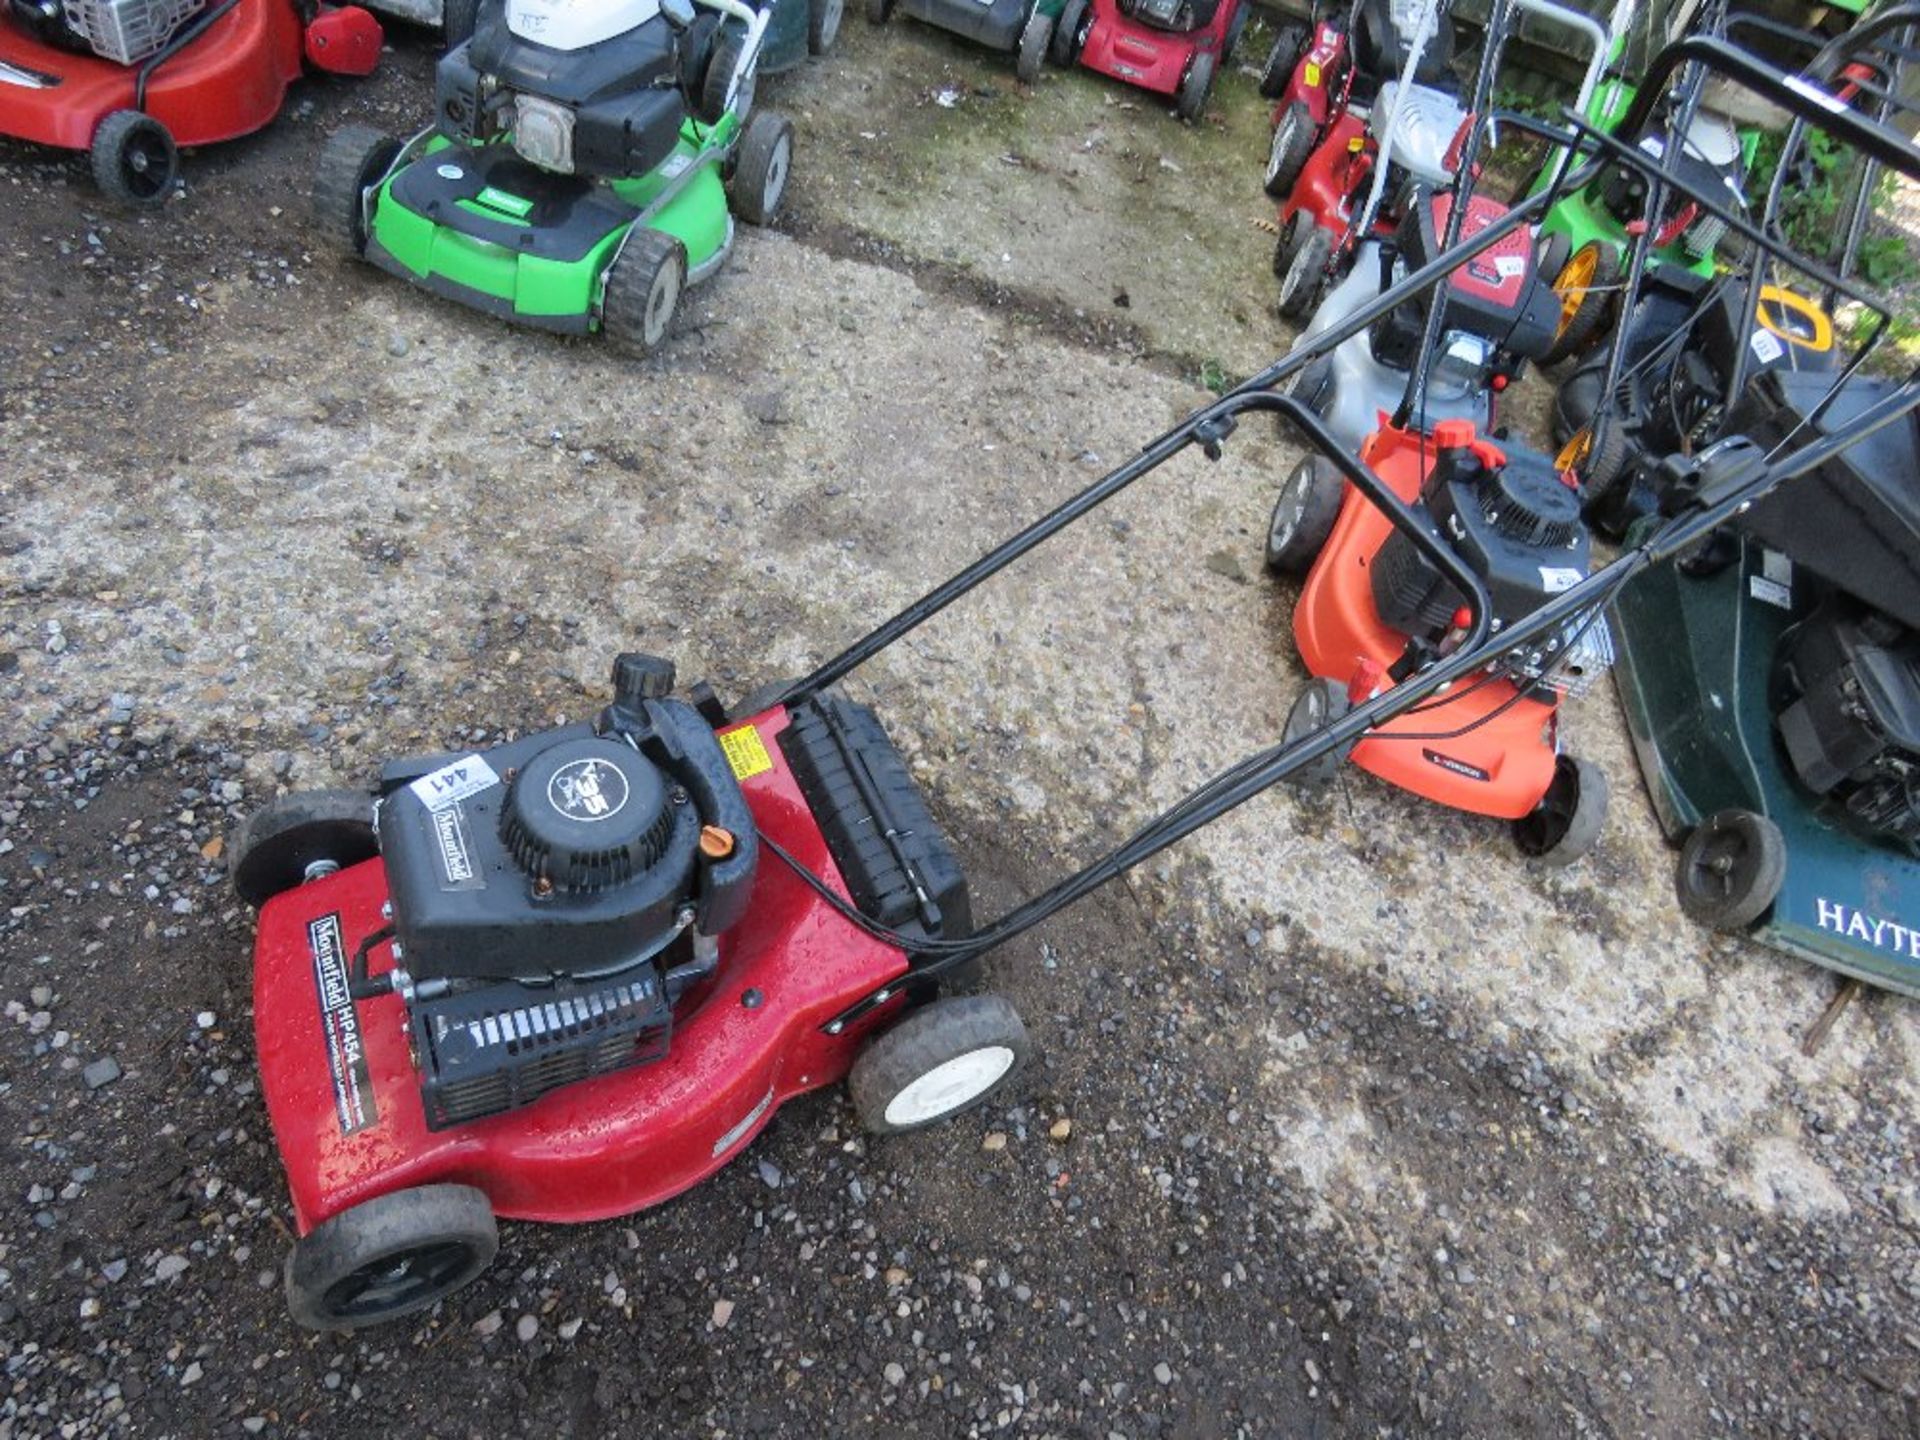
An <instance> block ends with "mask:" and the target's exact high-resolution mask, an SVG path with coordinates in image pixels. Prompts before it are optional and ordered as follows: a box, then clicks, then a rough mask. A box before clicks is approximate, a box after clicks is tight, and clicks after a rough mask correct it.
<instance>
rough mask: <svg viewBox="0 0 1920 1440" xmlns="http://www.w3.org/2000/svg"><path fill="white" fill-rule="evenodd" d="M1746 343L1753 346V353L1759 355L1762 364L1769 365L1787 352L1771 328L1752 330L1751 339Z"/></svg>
mask: <svg viewBox="0 0 1920 1440" xmlns="http://www.w3.org/2000/svg"><path fill="white" fill-rule="evenodd" d="M1747 344H1748V345H1750V346H1751V347H1752V348H1753V353H1754V354H1755V355H1757V356H1759V357H1760V363H1761V364H1762V365H1771V364H1772V363H1773V362H1774V361H1776V360H1778V359H1779V358H1780V357H1781V356H1782V355H1784V354H1786V353H1787V347H1786V346H1784V345H1782V344H1781V343H1780V337H1779V336H1777V335H1775V334H1774V333H1773V332H1772V331H1771V330H1756V331H1754V332H1753V339H1751V340H1749V341H1748V342H1747Z"/></svg>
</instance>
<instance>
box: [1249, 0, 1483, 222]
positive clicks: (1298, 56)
mask: <svg viewBox="0 0 1920 1440" xmlns="http://www.w3.org/2000/svg"><path fill="white" fill-rule="evenodd" d="M1421 19H1422V15H1421V7H1420V6H1419V5H1417V4H1413V3H1409V0H1357V3H1355V4H1354V6H1353V8H1352V10H1351V11H1350V12H1349V13H1347V14H1345V15H1343V16H1340V17H1338V18H1336V17H1335V16H1334V15H1333V14H1331V13H1328V12H1321V11H1316V13H1315V14H1314V17H1313V25H1312V29H1311V30H1310V31H1309V30H1307V29H1304V28H1302V27H1300V26H1298V25H1287V26H1283V27H1282V28H1281V31H1280V34H1279V35H1278V36H1277V37H1276V38H1275V40H1274V42H1273V48H1272V49H1271V50H1270V51H1268V52H1267V63H1266V66H1265V67H1264V68H1263V69H1262V70H1261V72H1260V93H1261V94H1262V95H1263V96H1265V97H1266V98H1267V99H1269V100H1272V101H1273V102H1274V106H1273V114H1272V116H1271V117H1270V119H1271V124H1272V126H1273V139H1272V143H1271V144H1270V146H1269V147H1268V151H1267V169H1266V174H1265V176H1264V177H1263V181H1262V183H1263V184H1264V186H1265V188H1266V192H1267V194H1268V195H1270V196H1272V197H1273V198H1274V199H1275V200H1285V199H1286V198H1287V196H1288V195H1289V194H1291V193H1292V191H1293V188H1294V185H1295V183H1296V182H1297V181H1298V180H1299V179H1300V173H1301V171H1302V170H1303V169H1305V168H1306V164H1307V160H1308V158H1309V157H1310V156H1311V155H1313V153H1314V151H1315V150H1317V149H1319V148H1320V146H1321V145H1323V144H1326V143H1327V142H1328V141H1329V139H1331V141H1332V144H1333V145H1334V147H1336V150H1337V151H1341V152H1344V151H1346V150H1347V149H1348V147H1349V146H1350V144H1351V142H1352V141H1353V139H1354V138H1355V137H1357V136H1360V135H1363V134H1364V133H1365V132H1366V120H1367V115H1368V112H1369V110H1370V108H1371V107H1372V105H1373V102H1374V99H1375V97H1376V96H1377V94H1378V92H1379V89H1380V85H1381V83H1382V82H1383V81H1385V80H1387V79H1388V78H1389V77H1390V76H1393V75H1396V74H1398V73H1399V72H1400V70H1401V68H1402V67H1403V66H1404V65H1405V64H1406V62H1407V55H1408V52H1409V50H1410V49H1411V48H1412V47H1413V45H1414V43H1415V41H1416V40H1417V39H1418V38H1419V29H1420V24H1421ZM1433 25H1434V30H1433V33H1432V34H1431V35H1430V36H1429V37H1427V39H1426V40H1425V41H1424V42H1422V44H1421V53H1420V58H1419V61H1418V62H1417V64H1416V66H1415V68H1414V71H1413V74H1414V76H1415V78H1416V79H1418V80H1419V81H1420V82H1421V83H1422V84H1427V85H1436V84H1440V83H1442V82H1443V81H1444V80H1445V79H1446V77H1447V76H1448V74H1449V72H1450V69H1451V67H1452V64H1453V23H1452V21H1451V20H1450V19H1448V18H1447V17H1446V16H1444V15H1441V16H1438V17H1436V19H1435V20H1434V22H1433ZM1281 221H1282V223H1283V224H1284V223H1285V221H1286V212H1285V211H1283V212H1282V215H1281Z"/></svg>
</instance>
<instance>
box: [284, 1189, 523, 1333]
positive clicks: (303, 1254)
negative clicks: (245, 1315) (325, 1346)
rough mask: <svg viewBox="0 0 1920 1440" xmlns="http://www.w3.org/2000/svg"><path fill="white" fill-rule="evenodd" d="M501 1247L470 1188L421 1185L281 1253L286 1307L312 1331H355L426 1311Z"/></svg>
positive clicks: (355, 1211)
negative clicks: (285, 1288)
mask: <svg viewBox="0 0 1920 1440" xmlns="http://www.w3.org/2000/svg"><path fill="white" fill-rule="evenodd" d="M499 1248H500V1234H499V1230H498V1228H497V1227H496V1226H495V1224H494V1219H493V1207H492V1206H491V1205H490V1204H488V1203H487V1197H486V1196H485V1195H484V1194H482V1193H481V1192H480V1191H478V1190H476V1189H474V1188H473V1187H472V1186H470V1185H420V1186H416V1187H414V1188H413V1189H411V1190H396V1191H394V1192H393V1193H392V1194H390V1195H382V1196H380V1197H379V1199H377V1200H369V1201H367V1202H366V1203H365V1204H363V1205H355V1206H354V1207H353V1208H352V1209H350V1210H343V1211H341V1212H340V1214H338V1215H336V1216H334V1217H333V1218H332V1219H331V1220H328V1221H326V1222H324V1223H323V1224H320V1225H317V1226H315V1227H314V1229H313V1230H312V1231H311V1233H309V1234H307V1235H305V1236H303V1237H302V1238H300V1239H299V1240H296V1241H295V1242H294V1245H293V1249H292V1251H291V1252H290V1253H289V1254H288V1255H287V1268H286V1287H287V1308H288V1309H289V1310H290V1311H292V1312H293V1318H294V1319H295V1320H297V1321H299V1322H300V1323H301V1324H302V1325H305V1326H307V1327H308V1328H309V1329H313V1330H357V1329H359V1328H361V1327H362V1326H365V1325H378V1324H380V1323H381V1322H383V1321H386V1320H394V1319H398V1318H399V1317H400V1316H402V1315H407V1314H411V1313H412V1312H414V1311H416V1310H424V1309H426V1308H427V1307H428V1306H429V1305H432V1304H433V1303H435V1302H436V1301H438V1300H442V1299H444V1298H446V1297H447V1296H448V1295H451V1294H452V1293H453V1292H454V1291H456V1290H458V1289H459V1288H460V1287H461V1286H463V1285H465V1284H467V1283H469V1282H470V1281H472V1280H473V1279H474V1278H475V1277H476V1276H478V1275H479V1274H480V1272H481V1271H482V1270H485V1269H486V1268H487V1266H488V1265H489V1264H490V1263H491V1262H492V1260H493V1257H494V1253H495V1252H496V1251H497V1250H498V1249H499Z"/></svg>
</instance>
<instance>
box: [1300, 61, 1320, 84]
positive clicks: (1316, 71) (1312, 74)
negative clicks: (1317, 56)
mask: <svg viewBox="0 0 1920 1440" xmlns="http://www.w3.org/2000/svg"><path fill="white" fill-rule="evenodd" d="M1301 78H1302V79H1304V80H1305V81H1306V82H1307V84H1308V85H1309V86H1313V85H1318V84H1319V83H1320V67H1319V66H1318V65H1316V64H1314V63H1313V62H1312V61H1311V60H1309V61H1308V62H1307V73H1306V74H1305V75H1304V76H1302V77H1301Z"/></svg>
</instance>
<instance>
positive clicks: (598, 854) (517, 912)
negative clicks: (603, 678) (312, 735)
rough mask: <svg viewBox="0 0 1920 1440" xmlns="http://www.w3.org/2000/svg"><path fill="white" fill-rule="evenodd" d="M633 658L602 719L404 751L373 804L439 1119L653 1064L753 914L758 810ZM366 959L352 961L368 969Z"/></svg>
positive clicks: (483, 1111)
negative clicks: (497, 740) (458, 750)
mask: <svg viewBox="0 0 1920 1440" xmlns="http://www.w3.org/2000/svg"><path fill="white" fill-rule="evenodd" d="M672 683H673V682H672V667H671V666H670V665H667V664H666V662H664V661H656V660H652V659H650V658H649V657H645V656H637V655H628V656H622V657H621V658H620V662H619V665H618V667H617V669H616V699H615V700H614V703H613V704H612V705H610V706H609V707H608V708H607V709H606V710H605V711H604V712H603V713H602V715H601V716H600V718H599V720H598V721H596V722H595V723H593V724H590V725H589V724H579V725H570V726H566V727H563V728H560V729H556V730H548V731H545V732H542V733H540V734H536V735H530V736H528V737H526V738H525V739H522V740H517V741H514V742H512V743H510V744H506V745H502V746H499V747H497V748H495V749H492V750H488V751H485V752H482V753H480V754H467V755H462V756H458V757H453V758H448V757H444V756H443V757H438V758H434V759H427V760H421V761H413V762H399V763H397V764H394V765H390V766H388V767H387V769H386V770H385V772H384V773H383V775H382V777H381V787H380V793H381V800H380V803H379V806H378V809H377V811H376V823H377V826H378V830H379V838H380V852H381V855H382V857H383V860H384V863H385V867H386V873H387V882H388V886H389V889H390V892H391V900H390V904H391V908H392V912H393V914H392V927H393V934H392V939H393V953H394V955H395V963H396V967H397V968H396V969H395V970H394V971H390V972H387V974H385V975H381V976H376V977H374V979H373V980H372V981H371V982H369V981H366V980H365V979H357V980H356V982H355V983H356V990H357V991H358V992H360V993H377V992H379V991H382V990H392V991H396V992H398V993H399V994H400V995H402V996H403V997H404V998H405V999H406V1001H407V1007H408V1014H409V1026H410V1030H411V1035H412V1043H413V1053H414V1061H415V1064H416V1066H417V1067H418V1070H419V1078H420V1090H421V1098H422V1101H423V1103H424V1106H425V1110H426V1116H427V1124H428V1126H429V1127H430V1128H432V1129H435V1130H440V1129H445V1128H447V1127H449V1126H453V1125H460V1124H465V1123H467V1122H470V1121H474V1120H478V1119H481V1118H483V1117H485V1116H488V1115H496V1114H499V1113H501V1112H503V1111H506V1110H512V1109H515V1108H517V1107H519V1106H522V1105H526V1104H528V1103H530V1102H532V1101H534V1100H536V1099H538V1098H539V1097H540V1096H542V1095H544V1094H546V1093H547V1092H548V1091H550V1090H553V1089H554V1088H556V1087H557V1086H561V1085H567V1084H571V1083H573V1082H574V1081H577V1080H583V1079H586V1078H588V1077H590V1076H594V1075H601V1074H606V1073H609V1072H612V1071H615V1070H620V1069H625V1068H627V1067H629V1066H634V1065H641V1064H645V1063H647V1062H649V1061H653V1060H658V1059H660V1058H661V1057H663V1056H664V1055H665V1054H666V1053H667V1047H668V1043H669V1040H670V1038H671V1035H672V1031H673V1016H674V1006H675V1004H676V1002H678V1001H679V1000H680V999H681V998H682V997H683V996H684V995H686V994H688V992H690V991H692V990H693V989H694V988H695V987H697V986H699V985H700V984H701V983H702V982H703V981H705V980H707V979H709V978H710V977H711V976H712V975H713V974H714V973H715V971H716V968H717V962H718V946H717V944H716V942H715V937H716V936H718V935H719V934H721V933H722V932H723V931H725V930H726V929H727V928H728V927H729V926H731V925H732V924H733V923H734V922H735V921H736V920H737V919H739V918H740V916H741V915H742V914H743V913H744V911H745V909H746V905H747V900H748V894H749V891H750V890H751V888H752V885H753V876H754V868H755V860H756V857H757V854H758V845H757V840H756V832H755V829H754V824H753V818H752V815H751V813H750V812H749V810H748V808H747V802H746V799H745V797H744V796H743V795H742V794H741V791H740V787H739V784H738V782H736V781H735V779H734V777H733V773H732V771H731V769H730V768H729V766H728V764H727V760H726V757H725V755H724V754H723V753H722V751H721V749H720V744H719V742H718V741H717V740H716V739H715V737H714V732H713V727H712V726H711V725H710V724H709V723H708V722H707V721H706V720H705V719H703V718H702V716H701V715H700V713H699V712H698V711H696V710H695V709H694V708H693V707H692V706H690V705H688V704H686V703H684V702H682V701H678V700H672V699H669V698H666V693H667V691H668V690H670V689H671V688H672ZM358 969H359V967H358V966H356V973H358Z"/></svg>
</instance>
